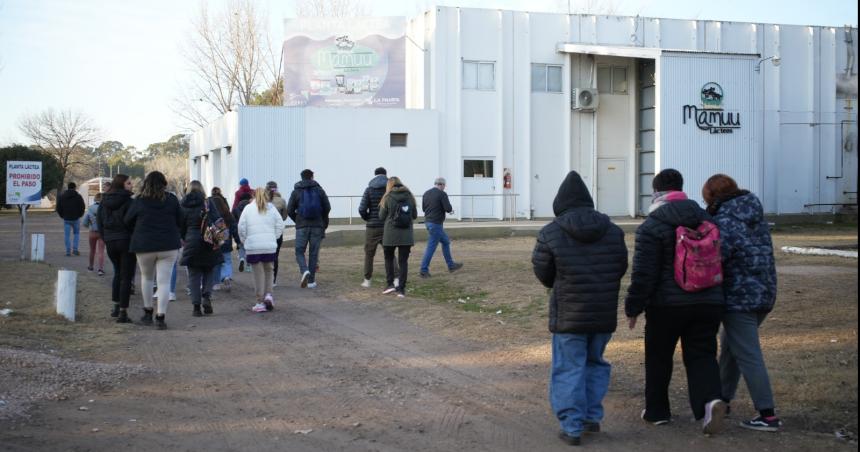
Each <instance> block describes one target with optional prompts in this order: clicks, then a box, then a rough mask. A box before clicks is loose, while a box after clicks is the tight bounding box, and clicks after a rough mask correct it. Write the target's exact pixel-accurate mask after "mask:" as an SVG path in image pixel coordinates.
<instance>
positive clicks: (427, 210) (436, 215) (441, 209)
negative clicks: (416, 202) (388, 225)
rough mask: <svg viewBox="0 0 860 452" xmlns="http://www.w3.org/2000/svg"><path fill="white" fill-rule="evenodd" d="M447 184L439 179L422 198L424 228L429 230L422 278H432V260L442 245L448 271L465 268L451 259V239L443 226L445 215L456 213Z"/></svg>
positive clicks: (442, 179)
mask: <svg viewBox="0 0 860 452" xmlns="http://www.w3.org/2000/svg"><path fill="white" fill-rule="evenodd" d="M445 184H446V181H445V178H444V177H437V178H436V180H435V181H434V182H433V188H431V189H430V190H427V191H426V192H424V196H423V197H422V198H421V210H423V211H424V227H425V228H427V248H426V249H425V250H424V257H423V258H422V259H421V273H420V274H419V275H420V276H421V277H422V278H429V277H430V260H431V259H433V254H434V253H436V246H437V245H439V244H440V243H441V244H442V256H443V257H444V258H445V264H446V265H448V271H449V272H455V271H457V270H459V269H461V268H463V264H462V263H459V262H454V258H452V257H451V239H449V238H448V234H446V233H445V228H444V227H443V226H442V225H443V223H445V214H446V213H452V212H454V209H453V208H452V207H451V202H450V201H449V200H448V194H447V193H445Z"/></svg>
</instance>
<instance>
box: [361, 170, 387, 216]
mask: <svg viewBox="0 0 860 452" xmlns="http://www.w3.org/2000/svg"><path fill="white" fill-rule="evenodd" d="M387 183H388V176H386V175H385V174H378V175H376V176H375V177H374V178H373V179H370V182H368V183H367V188H365V189H364V194H363V195H361V202H360V203H358V214H359V215H361V219H363V220H364V221H366V222H367V224H366V225H365V226H366V227H368V228H381V227H384V226H385V219H384V218H379V201H381V200H382V195H384V194H385V184H387Z"/></svg>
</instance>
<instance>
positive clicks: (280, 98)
mask: <svg viewBox="0 0 860 452" xmlns="http://www.w3.org/2000/svg"><path fill="white" fill-rule="evenodd" d="M251 105H274V106H278V107H280V106H282V105H284V79H283V78H278V82H277V83H272V85H271V86H269V88H268V89H267V90H265V91H263V92H262V93H254V98H253V99H251Z"/></svg>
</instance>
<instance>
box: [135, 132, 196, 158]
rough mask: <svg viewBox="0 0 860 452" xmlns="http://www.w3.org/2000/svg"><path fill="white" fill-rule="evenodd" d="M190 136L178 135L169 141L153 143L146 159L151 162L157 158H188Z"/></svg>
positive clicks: (145, 152)
mask: <svg viewBox="0 0 860 452" xmlns="http://www.w3.org/2000/svg"><path fill="white" fill-rule="evenodd" d="M188 145H189V140H188V135H185V134H176V135H173V136H172V137H170V138H169V139H168V140H167V141H165V142H161V143H152V144H150V145H149V146H147V148H146V150H145V151H144V154H145V155H146V157H144V158H145V159H147V160H151V159H154V158H157V157H182V158H188Z"/></svg>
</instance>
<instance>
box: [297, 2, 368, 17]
mask: <svg viewBox="0 0 860 452" xmlns="http://www.w3.org/2000/svg"><path fill="white" fill-rule="evenodd" d="M368 13H369V10H368V7H367V5H366V4H365V3H364V2H363V1H361V0H297V1H296V15H297V16H299V17H355V16H366V15H368Z"/></svg>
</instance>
